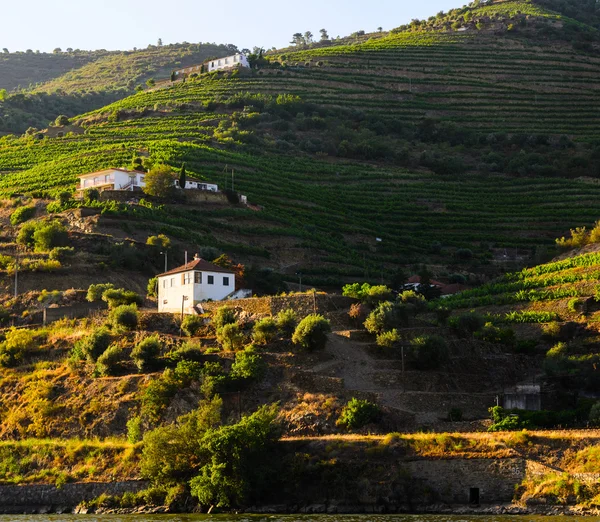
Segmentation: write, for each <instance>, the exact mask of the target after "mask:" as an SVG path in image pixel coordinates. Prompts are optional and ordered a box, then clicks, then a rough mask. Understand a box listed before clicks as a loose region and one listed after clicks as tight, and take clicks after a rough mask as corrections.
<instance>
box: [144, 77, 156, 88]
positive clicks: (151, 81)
mask: <svg viewBox="0 0 600 522" xmlns="http://www.w3.org/2000/svg"><path fill="white" fill-rule="evenodd" d="M146 85H147V86H148V87H154V86H155V85H156V80H155V79H154V78H148V79H147V80H146Z"/></svg>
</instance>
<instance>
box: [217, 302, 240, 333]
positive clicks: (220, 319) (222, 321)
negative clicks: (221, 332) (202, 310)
mask: <svg viewBox="0 0 600 522" xmlns="http://www.w3.org/2000/svg"><path fill="white" fill-rule="evenodd" d="M236 321H237V319H236V317H235V310H234V309H233V308H230V307H229V306H222V307H221V308H217V310H216V311H215V313H214V315H213V318H212V324H213V325H214V327H215V330H218V329H219V328H222V327H223V326H225V325H226V324H233V323H235V322H236Z"/></svg>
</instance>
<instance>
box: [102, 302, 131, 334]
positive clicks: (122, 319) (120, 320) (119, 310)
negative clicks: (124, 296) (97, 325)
mask: <svg viewBox="0 0 600 522" xmlns="http://www.w3.org/2000/svg"><path fill="white" fill-rule="evenodd" d="M108 320H109V322H110V324H112V325H113V327H115V328H123V329H125V330H134V329H135V328H137V325H138V311H137V306H136V305H134V304H132V305H121V306H117V307H116V308H113V309H112V310H111V311H110V313H109V314H108Z"/></svg>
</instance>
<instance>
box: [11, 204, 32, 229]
mask: <svg viewBox="0 0 600 522" xmlns="http://www.w3.org/2000/svg"><path fill="white" fill-rule="evenodd" d="M35 211H36V209H35V206H34V205H31V206H27V207H19V208H17V209H16V210H15V211H14V212H13V213H12V214H11V215H10V224H11V225H19V224H21V223H24V222H25V221H28V220H30V219H31V218H32V217H34V216H35Z"/></svg>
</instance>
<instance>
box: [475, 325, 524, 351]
mask: <svg viewBox="0 0 600 522" xmlns="http://www.w3.org/2000/svg"><path fill="white" fill-rule="evenodd" d="M474 337H475V338H476V339H480V340H481V341H485V342H487V343H493V344H505V345H507V346H513V345H514V344H515V332H514V331H513V329H512V328H508V327H507V328H500V327H498V326H494V325H493V324H492V323H485V325H484V326H483V328H481V330H478V331H477V332H475V334H474Z"/></svg>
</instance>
